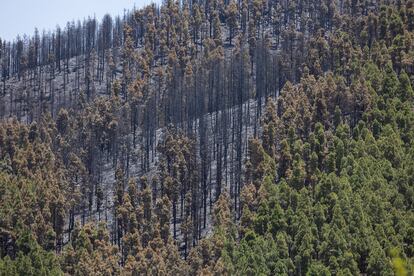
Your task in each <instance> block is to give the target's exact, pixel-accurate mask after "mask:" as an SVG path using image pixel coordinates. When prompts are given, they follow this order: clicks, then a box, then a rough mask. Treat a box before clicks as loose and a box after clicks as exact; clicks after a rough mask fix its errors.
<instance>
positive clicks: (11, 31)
mask: <svg viewBox="0 0 414 276" xmlns="http://www.w3.org/2000/svg"><path fill="white" fill-rule="evenodd" d="M152 2H155V3H160V2H161V1H160V0H0V38H1V39H6V40H13V39H15V38H16V37H17V35H20V36H23V34H29V35H32V34H33V32H34V29H35V27H37V28H38V29H39V32H40V33H42V30H46V31H48V30H54V29H55V27H56V25H60V26H61V27H62V28H63V27H65V26H66V22H68V21H72V20H75V22H76V21H77V20H78V19H79V20H81V21H82V20H83V19H84V18H87V17H88V16H91V17H93V16H94V15H95V16H96V18H97V19H98V20H99V21H100V20H101V19H102V17H103V16H104V15H105V14H106V13H109V14H111V15H113V16H116V15H123V13H124V9H126V10H131V9H132V8H133V7H134V5H135V7H137V8H141V7H143V6H144V5H147V4H150V3H152Z"/></svg>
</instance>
